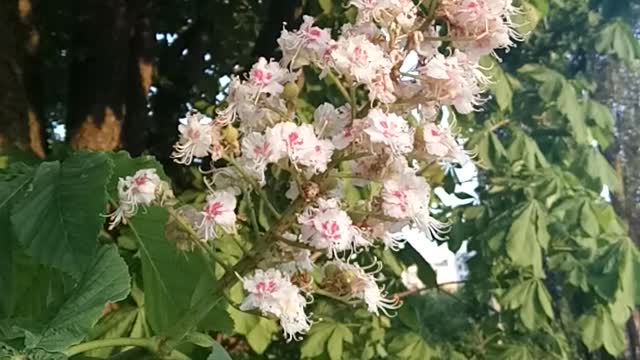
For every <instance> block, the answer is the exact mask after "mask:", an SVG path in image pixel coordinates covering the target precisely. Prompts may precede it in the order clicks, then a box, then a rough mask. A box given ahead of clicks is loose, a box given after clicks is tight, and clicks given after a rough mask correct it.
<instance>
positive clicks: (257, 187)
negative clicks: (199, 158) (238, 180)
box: [223, 156, 281, 219]
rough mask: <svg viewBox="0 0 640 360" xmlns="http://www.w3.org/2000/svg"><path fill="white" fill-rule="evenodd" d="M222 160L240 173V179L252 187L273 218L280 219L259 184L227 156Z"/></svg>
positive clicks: (278, 213)
mask: <svg viewBox="0 0 640 360" xmlns="http://www.w3.org/2000/svg"><path fill="white" fill-rule="evenodd" d="M223 159H225V160H226V161H227V162H228V163H229V164H231V166H233V167H234V168H235V169H236V170H238V172H239V173H240V176H242V178H244V180H245V181H247V182H248V183H250V184H251V186H252V187H253V190H254V191H255V192H256V193H258V195H259V196H260V198H262V200H263V201H264V202H265V204H266V205H267V208H269V211H271V212H272V213H273V216H275V217H276V219H280V217H281V215H280V212H279V211H278V210H277V209H276V208H275V207H274V206H273V204H272V203H271V201H270V200H269V197H268V196H267V194H266V193H265V192H264V190H262V187H261V186H260V184H258V182H257V181H256V180H255V179H254V178H252V177H251V176H249V175H248V174H247V173H246V172H245V171H244V169H242V167H241V166H240V165H238V163H237V162H236V161H235V160H234V159H233V158H231V157H229V156H224V157H223Z"/></svg>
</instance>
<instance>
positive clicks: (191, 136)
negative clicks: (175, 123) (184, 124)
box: [187, 129, 200, 140]
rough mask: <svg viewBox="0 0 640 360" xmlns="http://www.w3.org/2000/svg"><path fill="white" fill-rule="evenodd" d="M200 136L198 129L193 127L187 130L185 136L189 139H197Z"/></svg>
mask: <svg viewBox="0 0 640 360" xmlns="http://www.w3.org/2000/svg"><path fill="white" fill-rule="evenodd" d="M199 137H200V131H198V130H195V129H189V130H187V138H189V139H191V140H197V139H198V138H199Z"/></svg>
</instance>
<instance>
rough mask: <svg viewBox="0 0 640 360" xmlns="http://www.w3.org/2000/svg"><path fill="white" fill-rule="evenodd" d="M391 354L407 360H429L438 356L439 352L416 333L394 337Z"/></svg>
mask: <svg viewBox="0 0 640 360" xmlns="http://www.w3.org/2000/svg"><path fill="white" fill-rule="evenodd" d="M389 353H391V354H393V355H394V356H395V358H398V359H407V360H429V359H432V358H434V357H435V356H436V355H437V351H436V350H435V349H434V348H432V347H431V346H429V345H428V344H427V343H426V342H425V341H424V339H423V338H422V336H420V335H418V334H415V333H403V334H401V335H399V336H396V337H394V338H393V339H392V340H391V342H390V343H389Z"/></svg>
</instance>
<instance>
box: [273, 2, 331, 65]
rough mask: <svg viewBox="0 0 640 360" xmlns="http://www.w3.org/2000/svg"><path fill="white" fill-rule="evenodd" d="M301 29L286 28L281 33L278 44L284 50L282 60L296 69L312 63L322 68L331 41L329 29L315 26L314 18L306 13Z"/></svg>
mask: <svg viewBox="0 0 640 360" xmlns="http://www.w3.org/2000/svg"><path fill="white" fill-rule="evenodd" d="M302 19H303V22H302V25H300V29H299V30H296V31H293V32H290V31H287V30H285V29H283V30H282V32H281V33H280V38H279V39H278V45H280V49H281V50H282V62H283V63H284V64H290V65H291V68H293V69H296V68H299V67H301V66H304V65H308V64H310V63H316V64H317V65H318V66H320V67H321V68H322V67H324V66H323V62H324V61H323V59H324V57H325V54H326V52H327V50H328V47H329V43H330V42H331V33H330V31H329V29H321V28H319V27H317V26H313V22H314V19H313V17H311V16H308V15H304V16H303V17H302Z"/></svg>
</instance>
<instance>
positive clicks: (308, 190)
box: [302, 181, 320, 202]
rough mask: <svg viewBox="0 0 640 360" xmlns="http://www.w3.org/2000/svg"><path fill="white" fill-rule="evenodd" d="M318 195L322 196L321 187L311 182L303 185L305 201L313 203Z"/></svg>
mask: <svg viewBox="0 0 640 360" xmlns="http://www.w3.org/2000/svg"><path fill="white" fill-rule="evenodd" d="M318 194H320V186H318V184H316V183H314V182H311V181H308V182H306V183H304V184H302V196H303V197H304V200H305V201H307V202H311V201H313V200H315V198H317V197H318Z"/></svg>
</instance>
